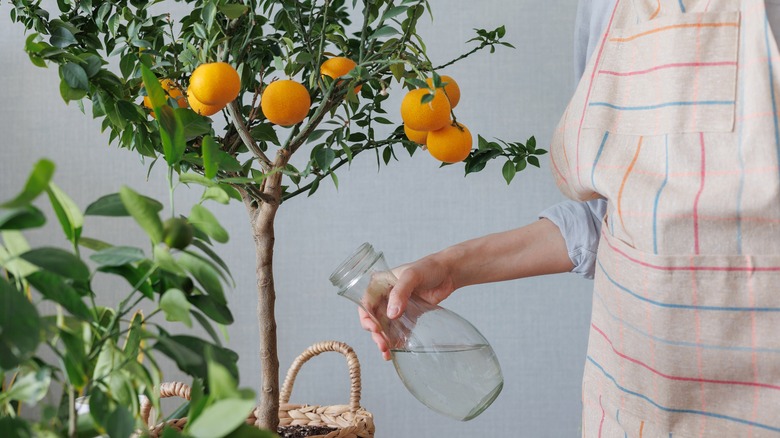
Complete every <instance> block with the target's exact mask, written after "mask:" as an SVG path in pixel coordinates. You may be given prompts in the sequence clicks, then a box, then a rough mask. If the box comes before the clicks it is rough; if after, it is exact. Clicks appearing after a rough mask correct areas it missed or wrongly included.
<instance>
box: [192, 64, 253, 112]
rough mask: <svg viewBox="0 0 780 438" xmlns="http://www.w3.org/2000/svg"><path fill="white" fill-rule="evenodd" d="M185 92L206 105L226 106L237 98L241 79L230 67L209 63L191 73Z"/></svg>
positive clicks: (228, 65)
mask: <svg viewBox="0 0 780 438" xmlns="http://www.w3.org/2000/svg"><path fill="white" fill-rule="evenodd" d="M187 91H188V92H191V93H192V95H193V96H195V98H196V99H198V101H200V102H201V103H204V104H206V105H227V104H228V103H230V102H232V101H233V100H235V99H236V97H238V93H239V92H240V91H241V78H240V77H239V76H238V72H237V71H236V69H235V68H233V66H232V65H230V64H228V63H226V62H209V63H206V64H201V65H199V66H198V68H196V69H195V71H193V72H192V76H190V86H189V88H187Z"/></svg>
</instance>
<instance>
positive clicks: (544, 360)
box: [0, 0, 591, 438]
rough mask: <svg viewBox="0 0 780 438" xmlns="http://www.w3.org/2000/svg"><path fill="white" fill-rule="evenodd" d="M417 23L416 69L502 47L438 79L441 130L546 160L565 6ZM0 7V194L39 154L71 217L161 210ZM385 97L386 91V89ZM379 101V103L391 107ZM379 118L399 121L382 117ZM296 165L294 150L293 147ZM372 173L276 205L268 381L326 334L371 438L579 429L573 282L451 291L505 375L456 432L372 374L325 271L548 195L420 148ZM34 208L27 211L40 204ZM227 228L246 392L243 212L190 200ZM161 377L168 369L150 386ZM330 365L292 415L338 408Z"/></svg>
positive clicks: (557, 433) (352, 311)
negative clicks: (339, 348)
mask: <svg viewBox="0 0 780 438" xmlns="http://www.w3.org/2000/svg"><path fill="white" fill-rule="evenodd" d="M430 3H431V5H432V7H433V11H434V17H435V20H434V21H433V22H432V23H430V22H429V21H427V19H424V20H423V21H422V24H421V33H422V34H423V36H424V38H425V40H426V42H427V45H428V52H429V55H430V56H431V57H432V59H433V61H434V63H441V62H445V61H447V60H450V59H452V58H454V57H456V56H458V55H459V54H461V53H463V52H464V51H466V50H468V49H469V48H471V45H466V44H465V41H466V40H468V39H470V38H471V37H472V36H473V30H472V29H473V28H476V27H479V28H485V29H492V28H494V27H496V26H498V25H500V24H505V25H506V27H507V37H506V39H507V41H509V42H511V43H513V44H514V45H515V46H516V47H517V49H516V50H511V49H499V50H498V51H497V52H496V54H494V55H489V54H487V53H486V52H485V53H479V54H477V55H474V56H472V57H470V58H468V59H467V60H465V61H463V62H461V63H459V64H456V65H455V66H452V67H449V68H448V69H447V70H446V71H445V72H444V73H446V74H450V75H451V76H453V77H455V78H456V79H457V81H458V83H459V84H460V87H461V90H462V99H461V103H460V105H459V107H458V108H457V115H458V119H459V120H460V121H462V122H463V123H465V124H466V125H468V126H469V128H470V129H471V131H472V132H473V133H474V134H475V136H476V134H477V133H479V134H482V135H483V136H484V137H486V138H492V137H497V138H502V139H506V140H513V141H514V140H519V141H524V140H525V139H526V138H527V137H528V136H530V135H536V137H537V139H538V142H539V144H540V145H541V146H543V147H546V145H547V144H548V143H549V139H550V136H551V133H552V131H553V128H554V126H555V124H556V123H557V121H558V118H559V116H560V114H561V113H562V111H563V109H564V107H565V105H566V102H567V100H568V97H569V93H570V92H571V90H572V88H573V80H572V41H571V40H572V34H573V25H574V15H575V9H576V0H565V1H556V2H541V1H536V0H497V1H492V2H487V3H486V2H474V1H470V0H431V1H430ZM9 11H10V8H9V6H8V4H5V3H3V4H2V5H0V16H2V19H0V60H1V61H0V64H2V68H0V84H2V86H0V102H2V104H0V145H1V146H0V148H1V149H0V151H2V159H0V175H2V177H1V179H0V199H8V198H10V197H11V196H12V195H13V194H15V193H16V192H17V190H18V189H19V188H20V187H21V185H22V184H23V181H24V178H25V177H26V175H27V173H28V172H29V170H30V169H31V166H32V165H33V163H34V162H35V161H37V160H38V159H40V158H42V157H48V158H50V159H52V160H53V161H54V162H55V163H56V164H57V166H58V171H57V173H56V176H55V181H56V182H57V183H58V184H59V185H60V187H62V188H63V189H64V190H65V191H66V192H67V193H69V194H70V195H71V196H72V197H73V198H74V200H75V201H76V202H77V203H78V205H79V206H81V207H82V209H83V208H85V207H86V206H87V205H88V204H89V203H90V202H92V201H94V200H95V199H97V198H98V197H99V196H101V195H104V194H108V193H113V192H116V191H118V189H119V187H120V186H121V185H123V184H126V185H129V186H131V187H133V188H134V189H136V190H137V191H140V192H142V193H144V194H147V195H150V196H153V197H156V198H157V199H159V200H160V201H163V202H164V203H165V204H166V205H167V202H166V199H167V186H166V182H165V178H164V172H162V170H163V166H158V167H157V168H156V169H155V170H154V171H153V172H152V174H151V177H150V178H149V179H148V180H147V179H146V166H145V165H144V164H143V163H141V162H140V161H139V159H138V157H137V155H136V154H135V153H130V152H127V151H125V150H119V149H118V148H116V147H115V146H114V145H112V146H108V145H107V142H108V136H107V135H105V134H101V133H100V125H99V123H98V122H97V121H95V120H92V119H91V116H84V115H82V114H81V113H80V112H79V110H78V108H77V107H76V105H75V104H74V103H71V104H70V106H66V105H65V104H64V103H63V102H62V100H61V98H60V97H59V92H58V82H59V81H58V78H57V71H56V69H55V68H49V69H40V68H37V67H34V66H33V65H32V64H31V63H30V62H29V60H28V58H27V55H26V54H25V53H24V51H23V43H24V38H25V36H24V35H23V32H22V27H21V26H20V25H16V24H11V22H10V20H9V19H8V13H9ZM391 92H396V93H397V94H398V95H401V91H400V87H399V86H398V85H394V86H393V89H391ZM397 102H398V100H396V103H391V104H389V105H388V106H387V107H388V108H395V107H396V106H397ZM391 116H392V117H393V118H394V119H395V120H399V119H400V117H398V116H397V114H395V113H394V112H391ZM302 152H304V153H306V152H305V151H302ZM398 157H399V162H392V163H391V165H390V166H389V167H382V168H381V169H379V170H378V169H377V166H376V160H375V158H374V156H372V155H365V156H360V157H358V158H357V159H356V160H355V162H354V163H353V165H352V167H351V169H349V170H347V169H344V170H346V171H344V172H342V173H341V174H340V175H339V177H340V183H341V184H340V188H339V190H336V189H335V188H334V187H333V186H332V185H331V184H325V185H324V186H323V187H322V188H321V189H320V191H319V192H318V193H317V194H316V195H315V196H313V197H311V198H305V197H299V198H295V199H293V200H292V201H290V202H289V203H286V204H284V205H283V206H282V208H281V209H280V212H279V215H278V217H277V221H276V224H277V229H276V250H275V275H276V287H277V291H278V298H277V317H278V332H279V355H280V363H281V369H280V373H281V374H282V376H283V375H284V373H285V371H286V369H287V367H288V366H289V364H290V363H291V362H292V360H293V359H294V358H295V357H296V356H297V355H298V354H299V353H300V352H301V351H302V350H304V349H305V348H306V347H308V346H309V345H310V344H312V343H314V342H316V341H320V340H326V339H336V340H341V341H344V342H346V343H348V344H350V345H351V346H352V347H353V348H354V349H355V350H356V351H357V353H358V356H359V358H360V360H361V364H362V371H363V405H364V407H365V408H366V409H368V410H369V411H371V412H372V413H373V414H374V416H375V421H376V425H377V434H376V436H377V437H380V438H382V437H393V436H409V437H416V436H455V437H462V436H473V435H475V434H483V435H485V436H507V437H508V436H522V437H526V436H528V437H530V436H533V437H563V436H575V435H577V434H578V431H579V421H580V379H581V376H582V367H583V364H584V356H585V347H586V334H587V324H588V317H589V314H590V293H589V291H590V287H591V283H590V282H589V281H585V280H581V279H579V278H578V277H576V276H575V275H573V274H564V275H557V276H548V277H542V278H532V279H524V280H519V281H512V282H506V283H500V284H490V285H481V286H474V287H470V288H467V289H463V290H461V291H459V292H457V293H456V294H455V295H454V296H453V297H451V298H450V299H449V300H448V301H446V303H445V306H446V307H448V308H450V309H452V310H454V311H456V312H458V313H460V314H462V315H463V316H465V317H466V318H467V319H469V320H470V321H471V322H472V323H473V324H474V325H476V326H477V327H478V328H479V329H480V330H481V331H482V333H483V334H484V335H485V336H486V337H487V338H488V339H489V340H490V342H491V343H492V344H493V347H494V348H495V350H496V352H497V354H498V356H499V359H500V360H501V363H502V367H503V370H504V376H505V387H504V391H503V393H502V394H501V395H500V397H499V398H498V399H497V400H496V402H495V403H494V405H493V406H492V407H491V408H489V409H488V410H487V411H486V412H485V413H483V414H482V415H481V416H479V417H478V418H476V419H474V420H472V421H470V422H466V423H461V422H456V421H453V420H449V419H447V418H444V417H442V416H440V415H438V414H435V413H433V412H431V411H428V410H426V409H425V408H424V407H423V406H422V405H421V404H419V403H418V402H417V401H416V400H415V399H414V398H413V397H412V396H411V395H410V394H409V393H408V392H407V391H406V390H405V389H404V387H403V385H402V384H401V382H400V380H399V379H398V377H397V376H396V374H395V371H394V369H393V366H392V365H391V364H390V363H387V362H384V361H382V359H381V357H380V355H379V354H378V352H377V351H376V349H375V347H374V345H373V344H372V342H371V340H370V337H369V336H367V334H365V333H364V332H363V331H362V330H361V329H360V326H359V324H358V321H357V318H356V308H355V306H354V305H353V304H352V303H350V302H349V301H347V300H345V299H343V298H340V297H338V296H337V295H336V293H335V292H336V291H335V290H334V288H333V287H332V286H331V285H330V283H329V282H328V276H329V274H330V272H331V271H332V269H333V268H334V267H335V266H336V265H337V264H338V263H339V262H340V261H341V260H342V259H344V258H345V257H346V256H348V255H349V254H350V253H351V252H352V251H353V250H354V249H355V248H356V247H357V246H358V245H359V244H360V243H362V242H364V241H368V242H371V243H373V245H374V246H375V247H376V248H378V249H380V250H382V251H384V252H385V255H386V258H387V259H388V262H389V263H390V264H391V265H396V264H400V263H404V262H408V261H412V260H414V259H417V258H420V257H422V256H424V255H426V254H428V253H431V252H434V251H437V250H440V249H442V248H444V247H446V246H448V245H451V244H454V243H456V242H459V241H462V240H466V239H470V238H474V237H477V236H481V235H484V234H487V233H492V232H498V231H502V230H506V229H510V228H514V227H517V226H521V225H523V224H526V223H528V222H531V221H533V220H535V219H536V215H537V213H538V212H539V211H541V210H542V209H544V208H545V207H546V206H548V205H551V204H552V203H554V202H557V201H559V200H562V199H563V198H562V196H561V195H560V193H559V192H558V190H557V189H556V187H555V185H554V183H553V180H552V177H551V175H550V169H549V161H548V160H547V157H544V159H543V160H542V169H536V168H531V169H529V170H527V171H525V172H523V173H521V174H518V176H517V177H516V179H515V181H514V182H513V183H512V184H511V185H509V186H507V184H506V183H505V182H504V180H503V178H502V177H501V174H500V168H501V164H502V163H499V162H494V163H491V164H489V165H488V168H487V169H486V170H485V171H483V172H482V173H480V174H476V175H470V176H468V177H466V178H464V177H463V166H462V165H455V166H450V167H447V168H443V169H439V168H438V167H439V166H438V162H436V161H435V160H434V159H432V158H431V157H430V156H429V155H428V154H427V153H426V152H424V151H421V152H420V153H417V154H415V156H414V157H411V158H410V157H409V156H408V154H406V152H405V151H403V150H401V149H399V150H398ZM200 193H201V190H200V189H199V188H197V187H193V188H191V189H187V188H186V187H183V188H181V189H180V190H178V191H177V201H176V202H177V210H180V211H182V212H185V213H186V212H187V211H188V210H189V208H190V206H191V205H192V204H193V203H194V202H197V199H198V198H199V196H200ZM41 204H42V207H45V203H41ZM208 207H209V208H210V209H211V210H212V211H214V212H215V213H216V214H217V216H218V218H219V219H220V220H221V222H222V224H223V225H224V226H225V227H226V228H227V229H228V230H229V232H230V234H231V240H230V242H229V243H228V244H227V245H223V246H219V247H218V248H217V250H218V252H219V253H220V254H221V255H222V256H223V257H224V259H225V260H226V262H227V263H228V264H229V265H230V267H231V270H232V272H233V275H234V277H235V279H236V283H237V286H236V288H235V290H233V291H232V292H231V293H230V295H229V302H230V305H231V308H232V310H233V312H234V315H235V317H236V322H235V324H233V325H232V326H231V327H229V329H228V332H229V334H230V339H229V342H228V343H229V345H230V346H231V348H233V349H235V350H236V351H238V353H239V354H240V362H239V366H240V370H241V385H242V386H245V387H251V388H253V389H255V390H257V387H258V382H259V371H260V370H259V364H258V347H257V334H256V333H257V321H256V316H255V303H256V299H255V290H254V251H253V247H252V243H251V238H250V233H249V227H248V222H247V220H246V218H247V216H246V213H245V212H244V210H243V206H242V205H240V204H238V203H234V204H231V205H229V206H221V205H217V204H213V203H211V204H208ZM50 219H51V221H50V225H51V227H50V228H49V229H48V230H47V231H44V232H36V233H32V234H31V235H30V239H31V240H32V241H33V242H35V243H45V244H50V245H51V244H53V245H63V246H64V245H65V242H64V238H63V237H62V236H61V232H60V231H59V230H58V229H56V228H55V222H53V221H56V220H55V219H54V218H53V216H52V217H50ZM84 234H85V235H87V236H91V237H98V238H103V239H106V240H109V241H111V242H113V243H117V244H133V245H137V246H140V247H144V248H146V247H148V244H147V243H146V242H145V240H144V238H143V236H142V235H141V233H139V232H137V231H136V229H135V227H134V225H133V224H132V222H111V221H106V220H105V219H96V218H87V223H86V226H85V233H84ZM100 287H101V290H102V292H101V300H103V301H104V302H112V296H117V295H116V294H118V293H119V292H113V289H114V288H115V287H121V285H116V286H115V285H113V284H110V283H106V284H100ZM178 376H179V374H178V373H177V372H176V371H175V369H174V368H172V367H170V368H169V371H168V372H167V373H166V376H165V377H166V379H170V380H172V379H175V378H177V377H178ZM348 382H349V380H348V375H347V372H346V370H345V366H344V361H343V360H342V359H341V358H340V357H339V356H338V355H335V354H328V355H323V356H321V357H318V358H316V359H315V360H313V361H312V362H310V363H308V364H307V365H305V366H304V368H303V370H302V372H301V374H300V375H299V377H298V381H297V382H296V385H295V389H294V391H293V395H292V400H291V401H293V402H305V403H312V404H338V403H346V402H347V400H348V394H349V392H348V386H349V383H348Z"/></svg>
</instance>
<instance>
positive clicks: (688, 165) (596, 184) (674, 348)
mask: <svg viewBox="0 0 780 438" xmlns="http://www.w3.org/2000/svg"><path fill="white" fill-rule="evenodd" d="M777 9H778V5H777V4H776V3H775V2H767V3H766V5H765V2H764V0H742V1H727V0H633V1H632V0H617V1H607V2H599V1H592V2H583V3H582V4H581V5H580V14H579V23H580V24H579V25H578V29H589V30H594V29H595V30H596V31H598V32H599V33H600V34H601V35H600V36H599V37H598V38H597V39H593V38H590V37H589V38H588V41H587V43H586V44H585V45H584V46H585V47H587V46H591V47H592V48H593V54H592V56H590V57H589V61H588V63H587V65H586V66H585V67H584V75H583V78H582V80H581V81H580V83H579V85H578V87H577V90H576V92H575V93H574V96H573V98H572V101H571V102H570V104H569V106H568V108H567V110H566V113H565V114H564V116H563V118H562V120H561V123H560V124H559V127H558V129H557V130H556V133H555V135H554V138H553V142H552V143H553V144H552V146H551V163H552V166H551V167H552V171H553V174H554V175H555V177H556V181H557V183H558V185H559V187H560V188H561V190H562V191H563V192H564V193H565V194H566V195H567V196H569V197H571V198H572V199H575V200H577V201H588V203H586V204H583V203H580V204H577V203H564V204H562V205H559V206H556V207H554V208H553V209H551V210H548V211H546V212H545V213H543V214H542V216H544V217H546V219H542V220H540V221H538V222H536V223H533V224H530V225H528V226H526V227H522V228H519V229H516V230H511V231H507V232H504V233H499V234H494V235H489V236H485V237H482V238H479V239H475V240H471V241H468V242H464V243H461V244H458V245H455V246H453V247H450V248H447V249H445V250H443V251H441V252H439V253H436V254H432V255H430V256H428V257H425V258H423V259H421V260H419V261H417V262H414V263H412V264H409V265H406V266H403V267H401V268H398V269H397V271H396V273H397V274H398V276H399V280H398V283H397V284H396V285H395V286H394V287H393V290H392V292H391V299H390V302H389V304H388V309H387V311H388V316H390V317H391V318H392V317H397V316H398V315H400V314H401V313H403V310H404V306H405V303H406V300H407V299H408V297H409V296H410V295H411V294H412V293H414V294H417V295H420V296H421V297H422V298H424V299H426V300H428V301H431V302H434V303H438V302H439V301H441V300H443V299H445V298H446V297H448V296H449V295H450V294H451V293H452V292H453V291H454V290H456V289H458V288H459V287H462V286H465V285H469V284H476V283H484V282H489V281H500V280H507V279H513V278H521V277H526V276H531V275H542V274H548V273H556V272H566V271H571V270H573V269H574V270H575V271H577V272H580V273H582V274H584V275H589V273H590V272H593V271H595V280H596V281H595V285H594V303H593V314H592V319H591V322H592V324H591V332H590V340H589V345H588V357H587V361H586V365H585V373H584V380H583V426H582V430H583V436H586V437H601V436H604V437H612V436H620V437H623V436H626V437H628V436H636V437H664V438H666V437H693V436H702V437H724V436H728V437H737V436H739V437H742V436H755V437H759V436H780V355H778V354H779V353H780V335H777V333H776V327H777V322H780V294H777V293H774V290H773V288H774V287H775V285H776V284H780V250H779V249H780V233H779V232H778V231H780V226H778V225H779V224H780V164H779V163H780V120H778V109H777V105H778V103H777V98H778V90H780V68H778V65H776V64H778V63H780V53H778V49H777V44H776V43H775V39H774V38H773V33H772V32H773V30H774V29H780V23H778V20H777V19H775V17H776V15H777V14H776V12H777ZM600 10H603V11H606V13H601V14H598V12H596V13H597V15H596V20H595V21H593V23H597V24H596V25H595V26H590V25H583V23H586V22H588V19H589V18H593V17H592V15H591V12H592V11H600ZM602 22H603V23H605V24H604V25H603V29H602V26H601V25H599V24H598V23H602ZM773 25H774V26H773ZM588 34H589V35H591V36H592V35H593V34H594V32H588ZM594 42H595V44H593V43H594ZM605 212H606V213H605ZM602 216H603V221H602V222H601V224H603V225H599V222H598V221H599V220H601V218H602ZM596 242H598V243H596ZM596 247H598V256H597V257H596V258H595V259H594V258H593V257H588V256H587V254H589V253H594V252H595V250H596ZM578 251H580V252H578ZM582 251H584V252H582ZM582 254H585V256H584V257H579V256H581V255H582ZM593 261H595V263H592V262H593ZM361 322H362V324H363V325H364V327H365V328H367V329H368V330H371V331H372V332H373V336H374V339H375V341H376V342H377V344H378V345H379V347H380V350H382V351H383V353H384V355H385V357H386V358H389V353H388V351H387V346H386V344H385V343H384V341H383V339H382V338H381V335H379V334H378V332H377V327H376V326H375V325H374V323H373V322H372V321H370V320H369V319H368V318H367V317H366V316H365V315H361Z"/></svg>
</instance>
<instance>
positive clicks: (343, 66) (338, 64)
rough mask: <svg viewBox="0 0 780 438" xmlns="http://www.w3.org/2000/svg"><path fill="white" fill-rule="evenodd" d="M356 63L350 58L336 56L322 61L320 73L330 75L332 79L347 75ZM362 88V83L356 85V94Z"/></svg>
mask: <svg viewBox="0 0 780 438" xmlns="http://www.w3.org/2000/svg"><path fill="white" fill-rule="evenodd" d="M356 65H357V64H356V63H355V61H353V60H351V59H349V58H345V57H343V56H336V57H334V58H330V59H328V60H327V61H325V62H323V63H322V65H321V66H320V74H321V75H323V76H328V77H329V78H331V79H336V78H340V77H342V76H346V75H347V73H349V72H351V71H352V69H353V68H355V66H356ZM339 83H341V81H339ZM361 88H363V86H362V85H358V86H357V87H355V94H357V93H359V92H360V89H361Z"/></svg>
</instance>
